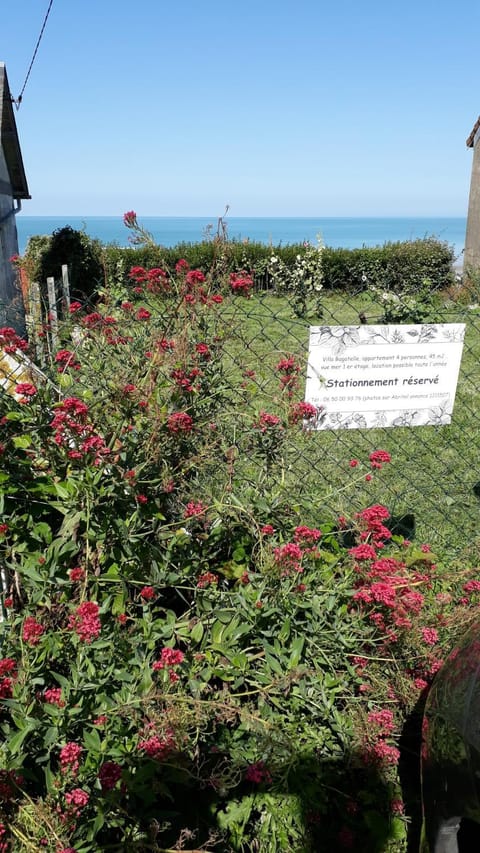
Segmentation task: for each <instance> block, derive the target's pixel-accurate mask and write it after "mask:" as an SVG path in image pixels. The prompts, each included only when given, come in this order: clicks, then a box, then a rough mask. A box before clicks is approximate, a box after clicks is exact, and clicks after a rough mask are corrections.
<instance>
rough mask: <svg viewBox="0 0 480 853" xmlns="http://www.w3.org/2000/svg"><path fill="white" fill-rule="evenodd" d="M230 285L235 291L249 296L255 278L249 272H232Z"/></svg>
mask: <svg viewBox="0 0 480 853" xmlns="http://www.w3.org/2000/svg"><path fill="white" fill-rule="evenodd" d="M230 287H231V289H232V290H233V292H234V293H241V294H242V295H243V296H246V297H247V298H249V296H250V291H251V289H252V287H253V278H252V276H251V275H248V274H247V273H235V272H232V273H230Z"/></svg>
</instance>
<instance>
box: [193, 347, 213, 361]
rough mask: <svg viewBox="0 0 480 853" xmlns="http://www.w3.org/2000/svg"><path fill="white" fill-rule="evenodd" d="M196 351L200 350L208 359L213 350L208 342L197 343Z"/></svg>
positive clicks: (200, 353) (199, 352)
mask: <svg viewBox="0 0 480 853" xmlns="http://www.w3.org/2000/svg"><path fill="white" fill-rule="evenodd" d="M195 351H196V352H198V354H199V355H201V356H202V357H203V358H204V359H205V360H206V361H208V359H209V358H210V357H211V352H210V349H209V347H208V344H203V343H201V344H195Z"/></svg>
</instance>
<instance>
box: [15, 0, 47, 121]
mask: <svg viewBox="0 0 480 853" xmlns="http://www.w3.org/2000/svg"><path fill="white" fill-rule="evenodd" d="M52 6H53V0H50V3H49V4H48V9H47V12H46V15H45V18H44V20H43V24H42V29H41V30H40V35H39V37H38V39H37V44H36V45H35V50H34V51H33V56H32V60H31V62H30V65H29V67H28V71H27V76H26V77H25V81H24V84H23V86H22V91H21V92H20V94H19V96H18V98H12V101H13V103H14V104H15V106H16V108H17V110H18V108H19V107H20V104H21V103H22V100H23V93H24V91H25V87H26V85H27V83H28V78H29V77H30V72H31V70H32V68H33V63H34V62H35V59H36V56H37V53H38V48H39V47H40V42H41V40H42V36H43V33H44V30H45V27H46V25H47V21H48V16H49V14H50V9H51V8H52Z"/></svg>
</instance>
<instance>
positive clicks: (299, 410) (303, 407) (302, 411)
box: [288, 402, 318, 424]
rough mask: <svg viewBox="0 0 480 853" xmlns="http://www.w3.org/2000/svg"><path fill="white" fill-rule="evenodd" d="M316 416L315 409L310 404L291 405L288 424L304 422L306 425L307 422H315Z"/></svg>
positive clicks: (316, 411)
mask: <svg viewBox="0 0 480 853" xmlns="http://www.w3.org/2000/svg"><path fill="white" fill-rule="evenodd" d="M317 414H318V410H317V407H316V406H314V405H313V404H312V403H302V402H300V403H293V405H292V406H291V408H290V411H289V413H288V422H289V423H290V424H298V423H300V422H301V421H306V422H307V424H308V422H309V421H313V420H315V418H316V417H317Z"/></svg>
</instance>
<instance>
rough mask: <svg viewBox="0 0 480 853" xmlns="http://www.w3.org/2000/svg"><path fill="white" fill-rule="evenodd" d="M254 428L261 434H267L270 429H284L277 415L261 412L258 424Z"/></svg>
mask: <svg viewBox="0 0 480 853" xmlns="http://www.w3.org/2000/svg"><path fill="white" fill-rule="evenodd" d="M253 426H254V427H255V428H256V429H259V430H260V432H266V431H267V430H269V429H275V427H279V429H283V426H282V421H281V419H280V418H279V417H277V415H271V414H270V413H269V412H264V411H262V412H260V414H259V416H258V422H256V423H254V424H253Z"/></svg>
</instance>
